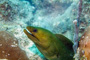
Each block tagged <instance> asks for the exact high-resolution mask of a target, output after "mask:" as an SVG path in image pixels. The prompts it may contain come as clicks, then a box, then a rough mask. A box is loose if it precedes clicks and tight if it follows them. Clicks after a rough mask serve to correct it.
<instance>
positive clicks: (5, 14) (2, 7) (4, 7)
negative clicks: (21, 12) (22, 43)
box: [0, 1, 13, 20]
mask: <svg viewBox="0 0 90 60" xmlns="http://www.w3.org/2000/svg"><path fill="white" fill-rule="evenodd" d="M12 12H13V9H12V6H11V5H10V3H9V2H8V1H3V2H2V3H1V2H0V16H1V17H2V18H3V19H4V20H10V18H12Z"/></svg>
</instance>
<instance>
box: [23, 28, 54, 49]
mask: <svg viewBox="0 0 90 60" xmlns="http://www.w3.org/2000/svg"><path fill="white" fill-rule="evenodd" d="M24 33H25V34H26V35H27V36H28V38H29V39H31V40H32V41H33V42H34V43H35V44H38V45H40V46H43V47H44V48H45V47H48V46H49V43H50V41H51V40H50V39H51V38H52V37H53V35H51V34H52V33H51V32H50V31H48V30H46V29H43V28H40V27H32V26H27V29H24ZM50 33H51V34H50ZM46 37H47V38H46Z"/></svg>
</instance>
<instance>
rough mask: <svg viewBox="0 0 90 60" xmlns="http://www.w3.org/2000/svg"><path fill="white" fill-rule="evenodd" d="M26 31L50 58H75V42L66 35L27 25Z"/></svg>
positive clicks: (68, 59) (65, 59)
mask: <svg viewBox="0 0 90 60" xmlns="http://www.w3.org/2000/svg"><path fill="white" fill-rule="evenodd" d="M24 33H25V34H26V35H27V37H28V38H29V39H30V40H32V41H33V42H34V43H35V45H36V46H37V48H38V49H39V51H40V52H41V53H42V54H43V55H44V56H45V57H46V58H47V59H48V60H73V55H74V52H73V48H72V46H73V43H72V42H71V41H70V40H69V39H68V38H66V37H65V36H63V35H61V34H53V33H52V32H50V31H48V30H47V29H44V28H41V27H33V26H27V29H24Z"/></svg>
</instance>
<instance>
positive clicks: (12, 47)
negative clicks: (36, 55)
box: [0, 31, 29, 60]
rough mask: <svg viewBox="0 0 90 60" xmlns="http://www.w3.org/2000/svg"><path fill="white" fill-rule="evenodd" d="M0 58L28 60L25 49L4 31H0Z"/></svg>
mask: <svg viewBox="0 0 90 60" xmlns="http://www.w3.org/2000/svg"><path fill="white" fill-rule="evenodd" d="M0 59H2V60H3V59H7V60H29V58H28V57H27V55H26V53H25V51H23V50H22V49H21V48H20V47H19V45H18V40H17V39H16V38H15V37H14V36H13V35H11V34H10V33H9V32H6V31H0Z"/></svg>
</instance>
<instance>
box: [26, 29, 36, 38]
mask: <svg viewBox="0 0 90 60" xmlns="http://www.w3.org/2000/svg"><path fill="white" fill-rule="evenodd" d="M25 30H26V31H27V32H28V33H29V34H30V35H31V36H33V37H35V36H34V35H33V34H32V33H31V32H30V31H28V29H25ZM35 38H36V37H35Z"/></svg>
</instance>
